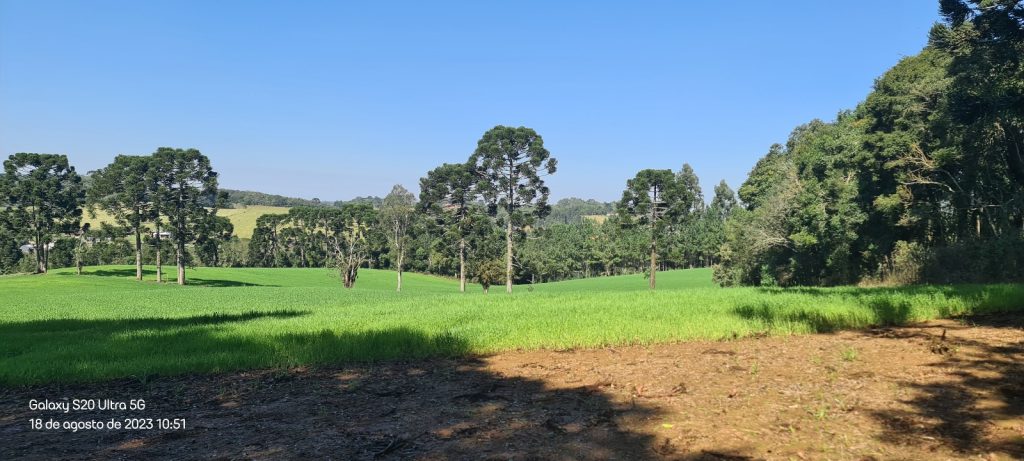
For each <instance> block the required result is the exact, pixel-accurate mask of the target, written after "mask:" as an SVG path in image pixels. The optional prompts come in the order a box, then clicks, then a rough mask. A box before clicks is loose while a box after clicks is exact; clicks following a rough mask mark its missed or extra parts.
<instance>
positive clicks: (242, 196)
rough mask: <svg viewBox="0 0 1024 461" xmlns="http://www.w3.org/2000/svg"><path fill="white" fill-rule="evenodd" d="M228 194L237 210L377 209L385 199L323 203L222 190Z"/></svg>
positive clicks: (367, 198) (247, 191)
mask: <svg viewBox="0 0 1024 461" xmlns="http://www.w3.org/2000/svg"><path fill="white" fill-rule="evenodd" d="M221 191H222V192H227V193H228V204H229V205H231V206H233V207H235V208H242V207H243V206H272V207H288V208H292V207H297V206H328V207H340V206H342V205H344V204H346V203H369V204H371V205H373V206H375V207H377V206H380V204H381V202H383V201H384V199H382V198H380V197H375V196H367V197H356V198H354V199H352V200H335V201H321V200H320V199H319V198H312V199H304V198H298V197H286V196H284V195H275V194H266V193H263V192H256V191H251V190H235V189H221Z"/></svg>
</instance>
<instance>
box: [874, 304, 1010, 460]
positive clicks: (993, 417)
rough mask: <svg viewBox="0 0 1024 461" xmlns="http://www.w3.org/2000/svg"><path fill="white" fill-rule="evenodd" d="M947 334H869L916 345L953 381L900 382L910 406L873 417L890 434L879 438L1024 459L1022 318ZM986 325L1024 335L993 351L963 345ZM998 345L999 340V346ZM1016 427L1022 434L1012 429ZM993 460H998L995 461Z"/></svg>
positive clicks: (998, 318) (983, 319) (985, 345)
mask: <svg viewBox="0 0 1024 461" xmlns="http://www.w3.org/2000/svg"><path fill="white" fill-rule="evenodd" d="M962 320H963V322H964V323H965V326H964V327H961V328H950V329H949V331H946V330H947V329H943V331H942V333H939V332H937V331H934V330H933V331H928V330H925V329H919V328H900V327H895V328H885V329H879V330H874V331H869V332H867V334H871V335H885V336H886V337H891V338H900V339H908V340H913V341H917V342H918V343H920V344H922V345H925V346H926V347H929V349H930V350H931V351H932V352H933V353H936V354H938V357H941V360H938V361H936V362H935V363H932V364H930V365H929V367H932V368H935V369H936V370H938V371H939V373H938V374H939V375H940V376H941V375H943V374H947V373H948V370H953V372H952V373H951V374H952V375H953V376H954V379H953V380H949V379H937V380H935V381H933V382H928V383H919V382H901V383H900V386H901V387H902V388H904V389H909V390H911V392H912V396H911V397H910V398H909V399H908V400H904V401H903V403H905V404H906V405H905V406H902V407H893V408H891V409H886V410H878V411H875V412H873V414H872V416H873V417H874V418H876V419H878V420H879V421H880V422H881V423H882V425H883V426H884V427H885V428H886V430H885V432H883V433H882V434H881V435H880V436H879V439H880V440H883V441H885V442H889V443H896V444H902V443H907V444H915V443H920V442H921V441H922V440H937V441H938V442H939V443H942V444H944V445H946V446H949V447H951V448H953V449H955V450H957V451H959V452H962V453H965V454H968V453H970V454H977V455H989V454H991V453H1004V454H1007V455H1008V456H1010V458H1011V459H1024V436H1022V434H1021V433H1020V430H1021V428H1022V427H1024V314H1021V313H1013V314H1003V315H985V316H972V317H965V318H964V319H962ZM973 325H983V326H987V327H995V328H1012V329H1016V330H1018V331H1019V332H1020V335H1018V336H1017V337H1016V342H1013V341H1010V342H1002V344H996V345H993V344H991V342H982V341H976V340H968V339H963V338H960V337H959V335H958V334H957V330H962V329H966V328H970V326H973ZM996 342H999V341H996ZM1015 425H1016V427H1014V426H1015ZM993 459H994V458H993Z"/></svg>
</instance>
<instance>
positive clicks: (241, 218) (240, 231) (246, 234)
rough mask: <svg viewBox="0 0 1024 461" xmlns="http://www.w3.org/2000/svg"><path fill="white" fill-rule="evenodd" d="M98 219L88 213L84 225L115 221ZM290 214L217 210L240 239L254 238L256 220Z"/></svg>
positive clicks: (269, 209) (273, 209) (259, 208)
mask: <svg viewBox="0 0 1024 461" xmlns="http://www.w3.org/2000/svg"><path fill="white" fill-rule="evenodd" d="M94 212H95V213H96V217H91V216H90V215H89V213H88V212H86V213H85V216H83V218H82V223H83V224H85V223H89V225H90V226H93V227H98V226H99V225H100V223H103V222H105V223H108V224H114V219H113V218H111V217H110V215H108V214H107V213H105V212H103V210H95V211H94ZM284 213H288V208H287V207H280V206H263V205H250V206H246V207H244V208H221V209H219V210H217V216H224V217H226V218H228V219H229V220H230V221H231V224H232V225H233V226H235V232H234V233H235V235H237V236H238V238H243V239H248V238H252V231H253V229H255V228H256V219H257V218H259V217H260V216H262V215H264V214H284Z"/></svg>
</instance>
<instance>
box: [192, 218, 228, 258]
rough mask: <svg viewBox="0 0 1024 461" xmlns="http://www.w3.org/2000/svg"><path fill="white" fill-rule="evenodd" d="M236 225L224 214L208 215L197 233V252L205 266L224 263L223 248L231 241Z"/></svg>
mask: <svg viewBox="0 0 1024 461" xmlns="http://www.w3.org/2000/svg"><path fill="white" fill-rule="evenodd" d="M234 231H235V226H234V225H232V224H231V220H229V219H228V218H225V217H223V216H217V215H213V214H211V215H208V216H207V217H206V219H205V220H204V221H203V222H202V223H201V225H200V227H199V232H198V233H197V234H196V241H195V247H194V249H195V252H196V254H197V255H198V257H199V261H201V262H202V263H203V265H204V266H211V267H216V266H220V265H222V264H221V263H222V261H221V253H222V251H221V248H222V247H223V246H224V245H225V244H227V243H228V242H230V241H231V239H232V237H233V235H232V234H233V233H234Z"/></svg>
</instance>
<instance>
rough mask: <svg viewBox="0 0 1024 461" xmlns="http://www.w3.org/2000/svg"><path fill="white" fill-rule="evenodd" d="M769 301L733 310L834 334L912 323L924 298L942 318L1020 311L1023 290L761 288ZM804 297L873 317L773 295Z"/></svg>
mask: <svg viewBox="0 0 1024 461" xmlns="http://www.w3.org/2000/svg"><path fill="white" fill-rule="evenodd" d="M759 292H760V293H762V294H765V295H769V296H768V297H763V298H762V299H761V300H759V301H754V302H747V303H744V304H741V305H740V306H738V307H736V308H734V309H732V313H733V314H735V315H737V316H739V317H742V318H744V319H748V320H757V321H760V322H761V323H763V324H764V325H766V326H767V327H769V328H774V327H783V328H785V327H787V326H792V325H793V324H798V325H803V326H805V327H806V329H807V330H808V331H810V332H814V333H829V332H835V331H838V330H844V329H854V328H864V327H869V326H888V325H906V324H908V323H910V322H913V321H914V320H915V319H914V306H915V303H917V304H920V303H921V299H920V298H922V297H925V298H926V299H934V305H933V306H931V307H932V308H933V309H934V310H935V313H936V314H937V315H938V316H939V317H942V318H947V317H951V316H953V315H954V314H956V313H957V312H960V311H957V310H955V306H958V305H959V306H967V308H968V309H969V310H970V311H971V312H973V313H978V314H980V313H991V312H1001V311H1006V310H1016V309H1020V308H1021V307H1022V306H1021V305H1020V301H1019V300H1020V299H1024V286H1022V285H959V286H933V285H920V286H906V287H869V288H861V287H845V288H814V287H793V288H760V289H759ZM792 293H795V294H800V295H809V296H813V297H821V298H826V297H828V298H836V297H840V298H846V299H850V300H852V301H853V302H854V303H855V304H857V305H860V306H863V307H864V308H866V309H867V311H868V312H870V314H871V317H870V318H864V317H863V316H857V315H852V314H850V313H843V312H833V311H832V310H830V309H822V308H820V307H819V306H816V305H814V304H813V303H812V304H808V305H794V306H788V305H780V304H779V302H778V298H775V299H773V298H772V297H771V295H783V294H792Z"/></svg>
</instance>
